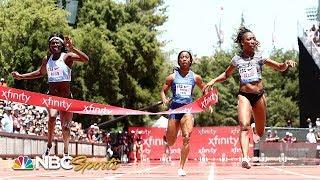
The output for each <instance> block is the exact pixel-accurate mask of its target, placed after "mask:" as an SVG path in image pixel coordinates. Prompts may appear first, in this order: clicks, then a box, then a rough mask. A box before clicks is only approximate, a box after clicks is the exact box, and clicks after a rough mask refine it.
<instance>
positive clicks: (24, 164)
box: [12, 156, 33, 170]
mask: <svg viewBox="0 0 320 180" xmlns="http://www.w3.org/2000/svg"><path fill="white" fill-rule="evenodd" d="M12 169H14V170H33V163H32V160H31V158H29V157H28V156H19V157H18V158H17V159H15V160H14V162H13V165H12Z"/></svg>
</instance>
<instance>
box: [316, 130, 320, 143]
mask: <svg viewBox="0 0 320 180" xmlns="http://www.w3.org/2000/svg"><path fill="white" fill-rule="evenodd" d="M316 140H317V142H320V131H319V130H318V131H317V132H316Z"/></svg>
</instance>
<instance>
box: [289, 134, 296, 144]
mask: <svg viewBox="0 0 320 180" xmlns="http://www.w3.org/2000/svg"><path fill="white" fill-rule="evenodd" d="M289 137H290V142H291V143H294V142H297V138H296V137H295V136H293V133H290V134H289Z"/></svg>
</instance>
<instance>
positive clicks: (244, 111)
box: [238, 95, 252, 158]
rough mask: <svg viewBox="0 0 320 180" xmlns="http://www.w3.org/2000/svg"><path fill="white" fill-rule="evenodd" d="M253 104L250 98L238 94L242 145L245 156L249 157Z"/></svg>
mask: <svg viewBox="0 0 320 180" xmlns="http://www.w3.org/2000/svg"><path fill="white" fill-rule="evenodd" d="M251 110H252V109H251V105H250V102H249V100H248V99H247V98H246V97H244V96H242V95H238V118H239V123H240V145H241V150H242V156H243V158H248V157H249V130H250V129H251V127H250V120H251Z"/></svg>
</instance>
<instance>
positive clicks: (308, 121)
mask: <svg viewBox="0 0 320 180" xmlns="http://www.w3.org/2000/svg"><path fill="white" fill-rule="evenodd" d="M307 123H308V127H309V129H311V128H312V121H311V119H310V118H308V119H307Z"/></svg>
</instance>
